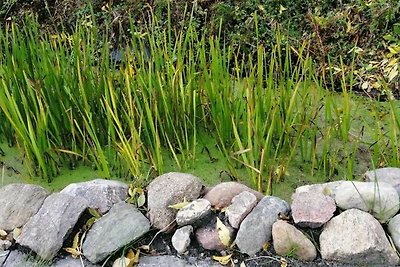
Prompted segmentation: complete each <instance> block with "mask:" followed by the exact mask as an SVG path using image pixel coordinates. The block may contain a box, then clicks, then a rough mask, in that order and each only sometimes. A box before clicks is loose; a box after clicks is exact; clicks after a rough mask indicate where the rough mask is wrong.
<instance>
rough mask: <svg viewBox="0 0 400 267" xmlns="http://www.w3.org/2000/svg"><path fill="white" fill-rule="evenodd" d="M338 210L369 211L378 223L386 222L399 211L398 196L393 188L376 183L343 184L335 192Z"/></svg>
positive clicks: (347, 182) (349, 182) (348, 182)
mask: <svg viewBox="0 0 400 267" xmlns="http://www.w3.org/2000/svg"><path fill="white" fill-rule="evenodd" d="M335 201H336V204H337V206H338V207H339V208H341V209H344V210H347V209H352V208H357V209H360V210H363V211H371V212H372V215H373V216H374V217H375V218H377V219H378V220H379V221H380V222H386V221H388V220H389V219H390V218H392V217H393V216H394V215H395V214H396V213H397V211H398V210H399V204H400V203H399V195H398V194H397V191H396V189H394V187H393V186H391V185H390V184H387V183H383V182H381V183H376V182H351V181H346V182H343V183H342V184H341V185H340V186H339V187H338V188H337V190H336V195H335Z"/></svg>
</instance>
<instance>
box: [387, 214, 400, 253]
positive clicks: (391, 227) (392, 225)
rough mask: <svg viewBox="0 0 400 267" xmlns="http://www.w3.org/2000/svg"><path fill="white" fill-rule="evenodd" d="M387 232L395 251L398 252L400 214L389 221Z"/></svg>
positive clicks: (399, 248)
mask: <svg viewBox="0 0 400 267" xmlns="http://www.w3.org/2000/svg"><path fill="white" fill-rule="evenodd" d="M387 230H388V232H389V235H390V237H391V238H392V240H393V243H394V245H395V246H396V248H397V250H399V251H400V214H397V215H396V216H394V217H393V218H392V219H391V220H390V221H389V223H388V228H387Z"/></svg>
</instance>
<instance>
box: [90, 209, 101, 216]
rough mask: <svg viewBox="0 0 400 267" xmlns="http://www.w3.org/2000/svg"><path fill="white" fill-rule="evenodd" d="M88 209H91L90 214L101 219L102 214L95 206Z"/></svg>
mask: <svg viewBox="0 0 400 267" xmlns="http://www.w3.org/2000/svg"><path fill="white" fill-rule="evenodd" d="M88 210H89V213H90V215H92V216H93V217H95V218H96V219H100V218H101V214H100V212H98V211H97V210H95V209H93V208H88Z"/></svg>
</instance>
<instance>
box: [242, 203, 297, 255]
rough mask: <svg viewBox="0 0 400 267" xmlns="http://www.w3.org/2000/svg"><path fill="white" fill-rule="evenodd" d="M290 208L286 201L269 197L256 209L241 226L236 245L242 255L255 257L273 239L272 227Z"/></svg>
mask: <svg viewBox="0 0 400 267" xmlns="http://www.w3.org/2000/svg"><path fill="white" fill-rule="evenodd" d="M289 210H290V208H289V205H288V203H287V202H286V201H284V200H282V199H280V198H277V197H272V196H267V197H264V198H263V199H261V201H260V202H259V203H258V204H257V206H255V207H254V209H253V210H252V211H251V212H250V213H249V215H247V217H246V218H245V219H244V220H243V222H242V224H241V225H240V228H239V231H238V233H237V236H236V240H235V243H236V245H237V246H238V247H239V249H240V251H241V252H242V253H246V254H248V255H250V256H254V254H255V253H256V252H258V251H259V250H260V249H261V248H262V246H263V245H264V244H265V243H266V242H267V241H269V240H270V239H271V235H272V225H273V224H274V223H275V222H276V221H277V219H278V216H279V214H287V213H288V212H289Z"/></svg>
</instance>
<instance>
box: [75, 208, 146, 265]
mask: <svg viewBox="0 0 400 267" xmlns="http://www.w3.org/2000/svg"><path fill="white" fill-rule="evenodd" d="M149 229H150V223H149V221H148V220H147V218H146V217H145V216H144V215H143V214H142V213H141V212H140V211H139V210H138V209H137V208H136V207H135V206H133V205H131V204H128V203H125V202H121V203H117V204H115V205H114V206H113V207H112V208H111V209H110V211H109V212H108V213H107V214H106V215H104V216H103V217H101V218H100V219H99V220H98V221H96V222H95V223H94V224H93V226H92V228H91V229H90V230H89V232H88V233H87V235H86V238H85V241H84V242H83V246H82V250H83V254H84V255H85V257H86V258H87V259H88V260H89V261H91V262H92V263H98V262H100V261H102V260H104V259H105V258H107V257H108V256H109V255H110V254H111V253H113V252H114V251H116V250H118V249H120V248H122V247H123V246H126V245H128V244H129V243H130V242H133V241H135V240H137V239H138V238H139V237H141V236H142V235H144V234H145V233H147V232H148V231H149Z"/></svg>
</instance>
